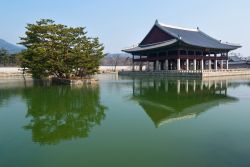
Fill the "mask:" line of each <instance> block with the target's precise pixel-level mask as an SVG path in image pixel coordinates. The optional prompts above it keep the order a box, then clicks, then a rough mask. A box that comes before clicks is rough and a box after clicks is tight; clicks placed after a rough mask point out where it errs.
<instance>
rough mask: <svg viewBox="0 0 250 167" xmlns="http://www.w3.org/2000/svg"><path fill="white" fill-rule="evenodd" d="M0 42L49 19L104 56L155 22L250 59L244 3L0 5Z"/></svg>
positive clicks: (61, 0)
mask: <svg viewBox="0 0 250 167" xmlns="http://www.w3.org/2000/svg"><path fill="white" fill-rule="evenodd" d="M0 2H1V3H0V4H1V5H0V9H1V10H0V15H1V17H0V22H1V26H0V38H3V39H5V40H7V41H9V42H12V43H17V42H19V37H20V36H23V34H24V32H25V26H26V24H27V23H33V22H35V21H36V20H38V19H41V18H51V19H54V20H55V21H56V22H58V23H62V24H66V25H69V26H84V27H86V28H87V31H88V35H89V36H92V37H95V36H98V37H99V38H100V40H101V42H102V43H104V45H105V51H106V52H120V50H121V49H123V48H124V47H128V46H131V45H133V44H137V43H139V42H140V41H141V40H142V38H143V37H144V36H145V35H146V34H147V33H148V31H149V30H150V28H151V27H152V25H153V24H154V22H155V20H156V19H158V20H159V21H160V22H162V23H166V24H171V25H177V26H183V27H189V28H196V27H197V26H198V27H199V28H200V29H201V30H202V31H204V32H206V33H208V34H209V35H211V36H213V37H215V38H217V39H220V40H222V41H225V42H226V41H227V42H233V43H240V44H241V45H243V48H242V49H239V50H237V51H236V52H240V53H242V54H243V55H244V56H250V54H249V53H250V33H249V28H250V21H249V19H250V1H249V0H237V1H236V0H220V1H219V0H186V1H184V0H172V1H171V0H0Z"/></svg>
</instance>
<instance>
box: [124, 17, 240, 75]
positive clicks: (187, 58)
mask: <svg viewBox="0 0 250 167" xmlns="http://www.w3.org/2000/svg"><path fill="white" fill-rule="evenodd" d="M240 47H241V46H240V45H235V44H230V43H222V42H221V41H220V40H216V39H215V38H213V37H211V36H209V35H207V34H205V33H204V32H202V31H201V30H200V29H199V28H197V29H188V28H181V27H176V26H170V25H165V24H161V23H159V22H158V21H157V20H156V22H155V24H154V26H153V27H152V29H151V30H150V32H149V33H148V34H147V35H146V37H145V38H144V39H143V40H142V42H141V43H140V44H139V45H138V46H136V47H132V48H128V49H124V50H123V51H124V52H127V53H130V54H132V55H133V71H134V70H135V68H134V66H135V64H137V65H139V67H140V68H139V71H142V65H143V64H144V65H146V71H161V70H218V69H228V53H229V52H230V51H232V50H235V49H238V48H240ZM150 67H152V68H150Z"/></svg>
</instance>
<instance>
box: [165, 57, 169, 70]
mask: <svg viewBox="0 0 250 167" xmlns="http://www.w3.org/2000/svg"><path fill="white" fill-rule="evenodd" d="M165 70H168V59H166V60H165Z"/></svg>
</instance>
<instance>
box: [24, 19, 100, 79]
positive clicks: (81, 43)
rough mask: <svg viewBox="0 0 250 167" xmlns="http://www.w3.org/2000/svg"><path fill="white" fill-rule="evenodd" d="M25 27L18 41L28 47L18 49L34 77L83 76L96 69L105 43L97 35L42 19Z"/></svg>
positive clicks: (25, 67) (90, 73)
mask: <svg viewBox="0 0 250 167" xmlns="http://www.w3.org/2000/svg"><path fill="white" fill-rule="evenodd" d="M26 29H27V31H26V33H25V34H26V36H25V37H21V42H20V44H22V45H24V46H25V47H26V48H27V49H26V50H24V51H23V52H22V53H21V58H20V62H21V67H22V68H24V69H28V70H27V72H29V73H31V74H32V75H33V77H34V78H45V77H48V76H55V77H58V78H70V77H81V78H82V77H86V76H90V75H93V74H94V73H96V72H97V71H98V69H99V63H100V60H101V59H102V58H103V56H104V53H103V50H104V47H103V45H102V44H100V42H99V39H98V38H90V37H87V32H86V31H85V28H83V27H77V28H73V27H68V26H66V25H62V24H55V22H54V21H53V20H49V19H42V20H40V21H37V22H36V23H35V24H28V25H27V27H26Z"/></svg>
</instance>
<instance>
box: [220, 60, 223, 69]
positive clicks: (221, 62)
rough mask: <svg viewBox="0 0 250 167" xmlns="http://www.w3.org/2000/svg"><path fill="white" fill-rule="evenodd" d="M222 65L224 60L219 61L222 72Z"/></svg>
mask: <svg viewBox="0 0 250 167" xmlns="http://www.w3.org/2000/svg"><path fill="white" fill-rule="evenodd" d="M223 63H224V60H221V61H220V69H222V70H223Z"/></svg>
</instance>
